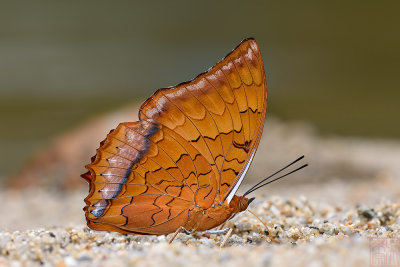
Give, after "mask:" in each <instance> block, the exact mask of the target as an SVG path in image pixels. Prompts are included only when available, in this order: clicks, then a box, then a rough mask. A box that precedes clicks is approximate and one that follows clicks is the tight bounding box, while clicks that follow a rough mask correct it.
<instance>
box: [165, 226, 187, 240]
mask: <svg viewBox="0 0 400 267" xmlns="http://www.w3.org/2000/svg"><path fill="white" fill-rule="evenodd" d="M180 232H184V233H185V234H187V235H190V234H191V233H192V232H193V230H190V231H189V230H186V229H185V228H184V227H183V226H181V227H179V228H178V229H176V231H175V233H174V234H173V235H172V237H171V239H170V240H169V241H168V244H171V243H172V241H174V239H175V238H176V236H177V235H178V234H179V233H180Z"/></svg>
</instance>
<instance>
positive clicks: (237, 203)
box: [229, 195, 255, 212]
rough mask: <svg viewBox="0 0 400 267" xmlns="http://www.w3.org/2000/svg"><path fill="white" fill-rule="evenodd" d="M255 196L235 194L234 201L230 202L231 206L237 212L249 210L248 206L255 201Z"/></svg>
mask: <svg viewBox="0 0 400 267" xmlns="http://www.w3.org/2000/svg"><path fill="white" fill-rule="evenodd" d="M254 199H255V198H254V197H252V198H246V197H242V196H236V195H235V196H234V197H233V198H232V201H231V202H230V203H229V206H230V207H231V208H233V209H234V210H235V211H236V212H241V211H245V210H247V207H248V206H249V205H250V203H251V202H253V200H254Z"/></svg>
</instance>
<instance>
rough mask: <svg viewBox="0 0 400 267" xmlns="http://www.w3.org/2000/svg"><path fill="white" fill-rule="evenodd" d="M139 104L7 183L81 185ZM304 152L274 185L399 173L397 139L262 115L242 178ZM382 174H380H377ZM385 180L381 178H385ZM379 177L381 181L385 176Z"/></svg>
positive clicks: (100, 121) (63, 142)
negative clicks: (323, 132) (324, 130)
mask: <svg viewBox="0 0 400 267" xmlns="http://www.w3.org/2000/svg"><path fill="white" fill-rule="evenodd" d="M138 110H139V105H132V106H130V107H127V108H123V109H120V110H117V111H115V112H111V113H109V114H105V115H100V116H98V117H95V118H93V119H92V120H90V121H88V122H87V123H85V124H83V125H81V126H79V127H77V128H76V129H74V130H71V131H69V132H67V133H65V134H63V135H61V136H59V137H57V138H55V139H54V140H53V141H52V142H51V143H50V144H49V145H47V146H46V147H44V148H42V149H41V150H40V151H39V152H37V153H36V154H34V155H33V156H32V158H31V160H30V162H29V163H28V164H27V165H26V166H25V168H23V169H22V171H21V172H20V174H19V175H17V176H16V177H14V178H13V179H12V182H11V186H12V187H17V188H21V187H29V186H39V187H46V188H52V189H58V190H68V189H75V188H77V187H85V186H86V182H85V181H84V179H82V178H81V177H80V174H82V173H83V172H85V171H86V170H85V168H84V166H85V165H86V164H88V163H89V162H90V158H91V157H92V156H93V155H95V153H96V149H97V148H98V147H99V143H100V141H102V140H104V138H105V137H106V135H107V134H108V133H109V131H110V130H111V129H114V128H115V127H117V125H118V124H119V123H121V122H127V121H135V120H137V114H138ZM301 155H305V156H306V159H305V160H306V162H308V163H310V166H309V167H307V168H306V169H304V170H302V171H301V172H299V173H297V174H295V176H294V177H291V178H288V179H284V180H283V181H280V182H279V185H281V186H285V184H287V185H291V184H293V183H297V184H299V183H300V184H303V183H321V182H323V183H325V182H327V181H333V180H345V181H346V182H347V181H348V182H350V181H359V182H360V181H361V182H368V181H373V180H374V179H375V180H376V179H380V177H389V178H390V177H399V176H400V164H398V163H399V159H400V142H398V141H388V140H368V139H362V138H350V137H347V138H345V137H334V136H331V137H321V136H320V135H319V133H318V131H316V129H315V128H313V127H312V126H310V125H309V124H307V123H299V122H291V123H288V122H282V121H280V120H278V119H276V118H273V117H267V120H266V124H265V127H264V133H263V137H262V139H261V142H260V146H259V148H258V151H257V153H256V157H255V158H254V161H253V163H252V166H251V168H250V170H249V173H248V175H247V177H246V179H245V183H250V184H254V183H255V182H257V181H259V180H260V179H262V178H264V177H266V176H268V175H269V174H271V173H273V172H275V171H276V170H278V169H280V168H281V167H282V166H284V165H286V164H287V163H289V162H291V161H292V160H294V159H296V158H297V157H298V156H301ZM383 174H385V175H383ZM385 179H386V180H388V179H387V178H385ZM386 180H385V181H386Z"/></svg>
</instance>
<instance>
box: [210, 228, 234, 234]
mask: <svg viewBox="0 0 400 267" xmlns="http://www.w3.org/2000/svg"><path fill="white" fill-rule="evenodd" d="M230 229H231V228H225V229H217V230H206V231H204V232H203V233H204V234H211V235H220V234H226V233H227V232H228V231H229V230H230Z"/></svg>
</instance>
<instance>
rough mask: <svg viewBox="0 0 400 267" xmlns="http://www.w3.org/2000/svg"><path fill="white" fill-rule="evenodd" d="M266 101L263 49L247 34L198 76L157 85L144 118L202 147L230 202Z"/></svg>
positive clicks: (257, 133)
mask: <svg viewBox="0 0 400 267" xmlns="http://www.w3.org/2000/svg"><path fill="white" fill-rule="evenodd" d="M266 105H267V91H266V81H265V73H264V67H263V63H262V59H261V54H260V51H259V48H258V45H257V43H256V41H255V40H253V39H246V40H244V41H243V42H242V43H241V44H240V45H239V46H238V47H236V48H235V49H234V50H233V51H232V52H231V53H230V54H228V55H227V56H226V57H225V58H224V59H223V60H221V61H220V62H218V63H217V64H216V65H215V66H214V67H213V68H211V69H210V70H208V71H207V72H205V73H202V74H200V75H199V76H197V77H196V78H195V79H194V80H192V81H190V82H186V83H182V84H180V85H178V86H175V87H170V88H165V89H160V90H158V91H157V92H156V93H155V94H154V95H153V96H152V97H150V98H149V99H148V100H147V101H146V102H145V103H144V104H143V105H142V107H141V109H140V111H139V118H140V119H142V120H145V119H153V120H155V121H158V122H159V123H161V124H163V125H165V126H166V127H168V128H169V129H171V130H173V131H174V132H176V133H177V134H179V135H181V136H182V137H183V138H184V139H185V140H187V141H188V142H189V143H190V144H191V145H192V146H193V147H194V148H195V149H196V150H197V151H199V152H200V153H201V154H202V155H203V156H204V157H205V158H206V160H207V161H208V162H209V163H210V165H211V168H212V170H213V172H214V173H215V174H216V176H217V179H218V189H217V195H216V197H217V200H219V201H220V202H222V201H224V200H228V202H229V201H230V200H231V198H232V197H233V195H234V194H235V192H236V190H237V189H238V187H239V185H240V183H241V182H242V180H243V178H244V175H245V174H246V172H247V170H248V167H249V165H250V163H251V161H252V159H253V156H254V153H255V151H256V149H257V146H258V143H259V141H260V138H261V133H262V129H263V125H264V119H265V113H266Z"/></svg>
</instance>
